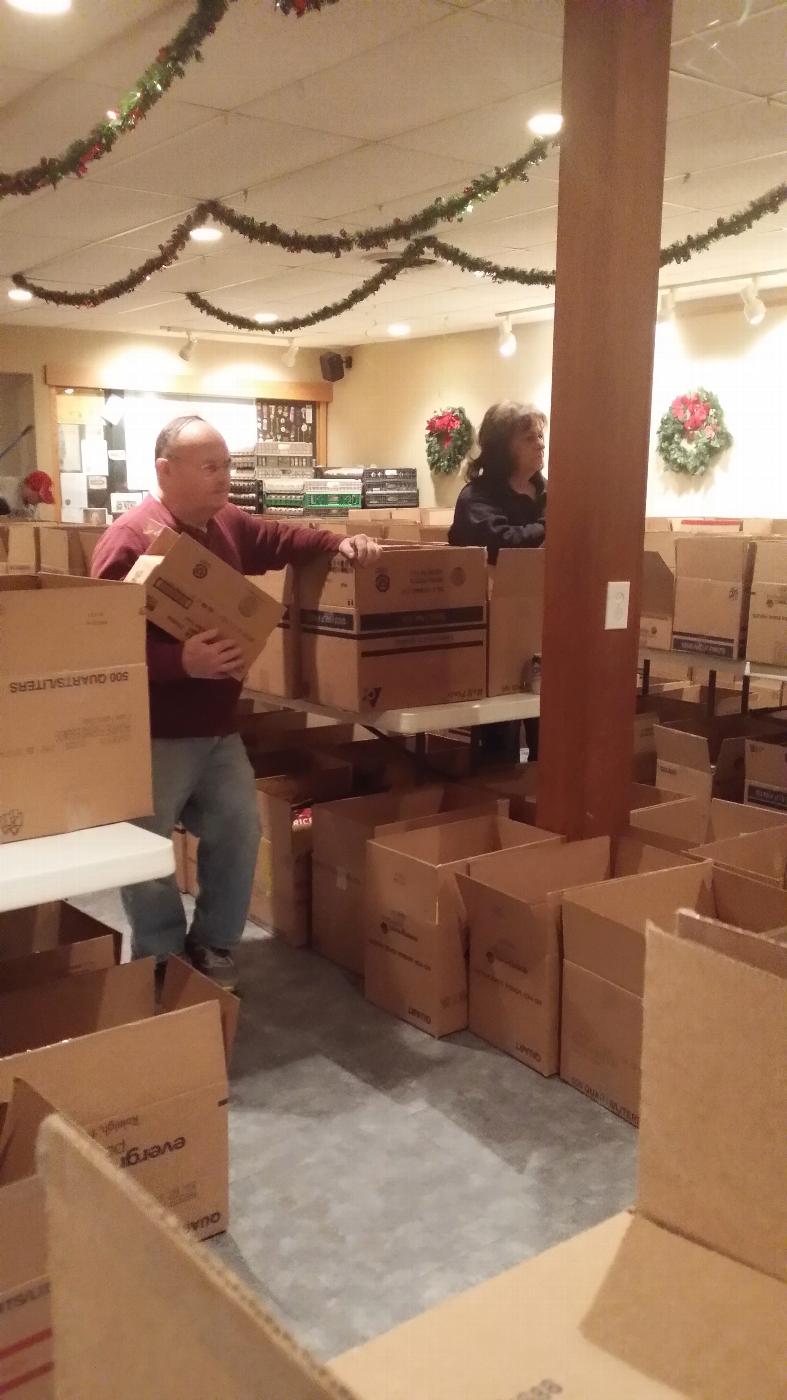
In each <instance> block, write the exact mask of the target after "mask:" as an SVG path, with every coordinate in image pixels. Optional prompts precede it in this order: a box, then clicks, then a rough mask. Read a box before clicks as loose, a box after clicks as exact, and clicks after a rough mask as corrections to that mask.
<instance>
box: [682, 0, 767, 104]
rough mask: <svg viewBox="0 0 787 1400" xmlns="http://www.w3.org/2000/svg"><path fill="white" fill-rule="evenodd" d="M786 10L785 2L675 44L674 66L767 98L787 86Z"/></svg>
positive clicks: (692, 74)
mask: <svg viewBox="0 0 787 1400" xmlns="http://www.w3.org/2000/svg"><path fill="white" fill-rule="evenodd" d="M786 41H787V8H785V5H784V4H783V3H781V4H778V5H776V6H775V7H773V8H769V9H767V10H763V11H762V13H760V14H751V15H750V16H749V18H748V19H747V20H746V22H745V23H743V24H739V25H737V24H730V25H726V26H722V27H720V28H719V30H718V33H716V32H715V31H714V30H713V29H711V30H708V31H706V33H705V34H703V35H701V36H699V37H697V38H693V39H686V40H684V41H682V42H681V43H680V44H676V45H673V49H672V66H673V68H677V69H678V70H679V71H680V72H681V73H688V74H690V75H691V76H693V77H696V78H704V79H706V80H707V81H709V82H713V83H718V84H719V85H720V86H721V87H727V88H735V89H737V90H738V91H739V92H748V93H752V94H758V95H759V96H761V97H766V96H767V95H768V94H769V93H775V92H779V91H780V90H781V89H782V88H783V87H784V55H785V43H786Z"/></svg>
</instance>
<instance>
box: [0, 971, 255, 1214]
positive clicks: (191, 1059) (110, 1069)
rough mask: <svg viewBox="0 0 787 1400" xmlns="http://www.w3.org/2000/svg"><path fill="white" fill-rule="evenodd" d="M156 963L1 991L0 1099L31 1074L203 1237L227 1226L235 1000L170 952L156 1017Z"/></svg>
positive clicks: (33, 1084) (39, 1088)
mask: <svg viewBox="0 0 787 1400" xmlns="http://www.w3.org/2000/svg"><path fill="white" fill-rule="evenodd" d="M153 971H154V969H153V960H152V959H143V960H142V961H140V962H138V963H129V964H125V965H124V966H122V967H113V968H108V969H104V970H100V971H97V972H80V973H78V974H77V975H75V976H71V977H61V978H58V979H57V980H55V981H54V982H48V983H43V984H38V985H36V986H32V987H28V988H26V989H23V990H17V991H16V992H15V993H14V994H13V997H11V996H8V997H7V998H4V999H3V1000H4V1005H3V1007H2V1014H1V1015H0V1021H2V1032H1V1034H2V1045H3V1056H4V1057H3V1058H0V1104H9V1103H10V1102H11V1100H12V1098H13V1089H14V1081H15V1080H17V1079H22V1080H24V1082H25V1083H26V1084H27V1085H29V1086H30V1088H32V1089H34V1090H35V1091H36V1092H37V1093H38V1094H40V1095H41V1096H42V1097H43V1098H45V1099H46V1100H47V1101H48V1102H50V1103H52V1104H54V1105H55V1107H56V1108H57V1109H58V1110H59V1111H62V1112H63V1113H66V1114H67V1115H68V1116H69V1117H71V1118H73V1119H74V1121H75V1122H77V1123H79V1124H80V1125H81V1126H82V1127H84V1128H85V1129H86V1130H87V1131H88V1132H89V1133H90V1136H91V1137H94V1138H95V1139H96V1140H97V1141H98V1142H99V1143H100V1144H101V1145H102V1146H103V1147H105V1148H106V1149H107V1151H109V1152H110V1153H111V1154H112V1155H113V1156H114V1157H115V1158H116V1159H117V1160H118V1162H119V1163H120V1165H121V1166H122V1167H124V1168H128V1169H129V1170H131V1171H133V1172H134V1174H135V1175H137V1176H138V1177H139V1179H140V1180H141V1181H142V1183H143V1184H144V1185H145V1186H146V1187H147V1189H148V1190H149V1191H150V1192H151V1193H152V1194H153V1195H154V1196H156V1198H157V1199H158V1200H160V1201H162V1202H163V1203H164V1204H166V1205H167V1206H169V1208H170V1209H171V1210H173V1211H174V1212H175V1214H176V1215H177V1216H178V1218H179V1219H180V1220H181V1221H182V1222H183V1223H184V1224H185V1225H187V1226H188V1228H190V1229H192V1230H193V1231H194V1232H195V1233H196V1234H197V1235H198V1236H199V1237H200V1238H207V1237H208V1236H210V1235H215V1234H218V1233H220V1232H221V1231H222V1230H225V1229H226V1228H227V1216H228V1163H227V1151H228V1149H227V1093H228V1090H227V1064H228V1062H229V1057H230V1055H231V1052H232V1045H233V1041H234V1036H235V1029H236V1026H237V1018H238V1001H237V998H236V997H234V996H232V995H231V994H230V993H229V992H225V991H222V989H221V988H219V987H216V986H215V984H214V983H213V982H211V981H209V979H208V978H206V977H203V976H202V975H201V974H200V973H198V972H196V971H195V970H194V969H193V968H190V967H188V966H187V964H185V963H183V962H181V961H180V959H178V958H170V960H169V962H168V964H167V972H166V978H165V982H164V987H163V991H162V997H161V1011H160V1013H159V1014H158V1015H157V1014H156V1008H155V1000H154V984H153ZM57 1037H62V1038H61V1039H57Z"/></svg>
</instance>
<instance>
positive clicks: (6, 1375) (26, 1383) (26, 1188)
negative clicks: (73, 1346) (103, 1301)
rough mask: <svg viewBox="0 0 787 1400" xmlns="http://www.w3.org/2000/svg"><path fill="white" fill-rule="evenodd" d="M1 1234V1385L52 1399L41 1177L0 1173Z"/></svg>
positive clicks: (27, 1396)
mask: <svg viewBox="0 0 787 1400" xmlns="http://www.w3.org/2000/svg"><path fill="white" fill-rule="evenodd" d="M0 1240H2V1242H3V1247H2V1249H0V1386H1V1387H2V1390H3V1391H5V1392H6V1393H7V1394H10V1395H13V1396H14V1397H16V1395H17V1393H18V1395H19V1397H20V1400H52V1397H53V1395H54V1389H53V1381H52V1370H53V1359H52V1332H51V1313H50V1305H49V1278H48V1276H47V1275H48V1269H47V1235H46V1217H45V1214H44V1192H43V1187H42V1185H41V1182H40V1181H38V1180H37V1179H36V1178H35V1177H33V1176H28V1177H27V1178H24V1179H22V1180H19V1181H13V1182H12V1181H8V1182H6V1183H4V1182H3V1179H2V1176H0ZM0 1393H2V1392H0Z"/></svg>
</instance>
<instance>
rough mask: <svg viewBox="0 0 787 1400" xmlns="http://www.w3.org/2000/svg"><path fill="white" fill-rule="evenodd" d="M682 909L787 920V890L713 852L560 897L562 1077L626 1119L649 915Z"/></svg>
mask: <svg viewBox="0 0 787 1400" xmlns="http://www.w3.org/2000/svg"><path fill="white" fill-rule="evenodd" d="M769 834H770V833H768V832H765V833H759V835H765V836H767V835H769ZM785 836H786V837H787V828H785ZM741 839H744V840H745V839H749V838H741ZM694 854H695V856H696V855H697V852H694ZM679 909H693V910H695V911H696V912H698V913H701V914H704V915H709V916H711V917H716V918H719V919H722V920H725V921H726V922H729V923H734V924H737V925H738V926H739V927H741V928H746V929H748V930H751V931H755V932H762V931H770V930H773V929H780V928H783V927H785V926H787V893H785V892H783V891H779V890H776V889H771V888H769V887H768V886H767V885H764V884H761V883H760V882H758V881H757V880H753V879H749V878H747V877H746V876H744V875H740V874H736V873H734V872H733V871H728V870H720V869H715V868H714V867H713V865H711V863H710V860H707V861H702V862H701V863H698V864H693V865H685V866H683V867H682V868H676V869H673V870H664V871H656V872H655V873H652V874H645V875H638V876H633V877H632V878H630V879H625V880H610V881H608V882H607V883H606V884H603V885H592V886H587V887H586V888H585V889H574V890H570V891H569V892H568V893H567V894H566V895H565V896H564V899H563V959H564V961H563V1003H562V1020H561V1042H560V1077H561V1079H565V1080H566V1082H567V1083H568V1084H572V1085H573V1086H574V1088H576V1089H580V1090H581V1091H582V1093H585V1094H588V1095H589V1096H590V1097H591V1098H594V1099H596V1100H597V1101H598V1102H599V1103H602V1104H604V1106H605V1107H606V1108H609V1109H611V1110H612V1112H613V1113H617V1114H619V1115H620V1117H622V1118H626V1119H627V1120H628V1121H629V1122H632V1123H636V1122H637V1121H638V1117H639V1106H640V1105H639V1097H640V1059H641V1045H642V996H643V986H644V972H645V932H646V928H647V924H648V921H649V920H652V921H656V922H658V923H659V924H660V925H662V926H667V927H671V926H672V923H673V921H674V918H675V915H676V914H677V911H678V910H679Z"/></svg>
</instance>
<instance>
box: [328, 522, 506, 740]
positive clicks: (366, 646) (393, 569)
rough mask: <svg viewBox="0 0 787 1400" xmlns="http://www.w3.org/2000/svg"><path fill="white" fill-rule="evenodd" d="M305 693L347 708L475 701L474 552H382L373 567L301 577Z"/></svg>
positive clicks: (482, 573) (333, 566)
mask: <svg viewBox="0 0 787 1400" xmlns="http://www.w3.org/2000/svg"><path fill="white" fill-rule="evenodd" d="M300 618H301V660H302V665H303V680H304V693H305V694H306V695H307V696H308V697H309V698H310V699H312V700H315V701H318V702H319V703H321V704H325V705H334V706H336V707H337V708H339V709H345V710H350V711H353V712H361V713H365V712H369V711H382V710H387V709H395V708H399V707H402V706H409V705H430V704H434V705H436V704H448V703H449V702H451V701H460V700H477V699H480V698H481V696H483V694H484V693H485V690H486V565H485V555H484V551H483V550H481V549H451V548H434V549H427V548H417V549H416V548H409V547H407V546H406V545H403V546H400V547H398V548H396V547H393V546H386V547H384V549H383V555H382V558H381V560H380V562H379V563H378V564H376V565H375V566H374V567H373V568H369V569H360V568H356V567H355V565H353V564H350V563H349V562H348V561H347V560H346V559H343V558H341V557H340V556H335V557H334V558H333V559H326V560H324V561H322V560H321V561H317V562H316V563H315V564H311V565H309V566H308V567H307V568H305V569H304V570H303V571H302V575H301V609H300Z"/></svg>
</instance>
